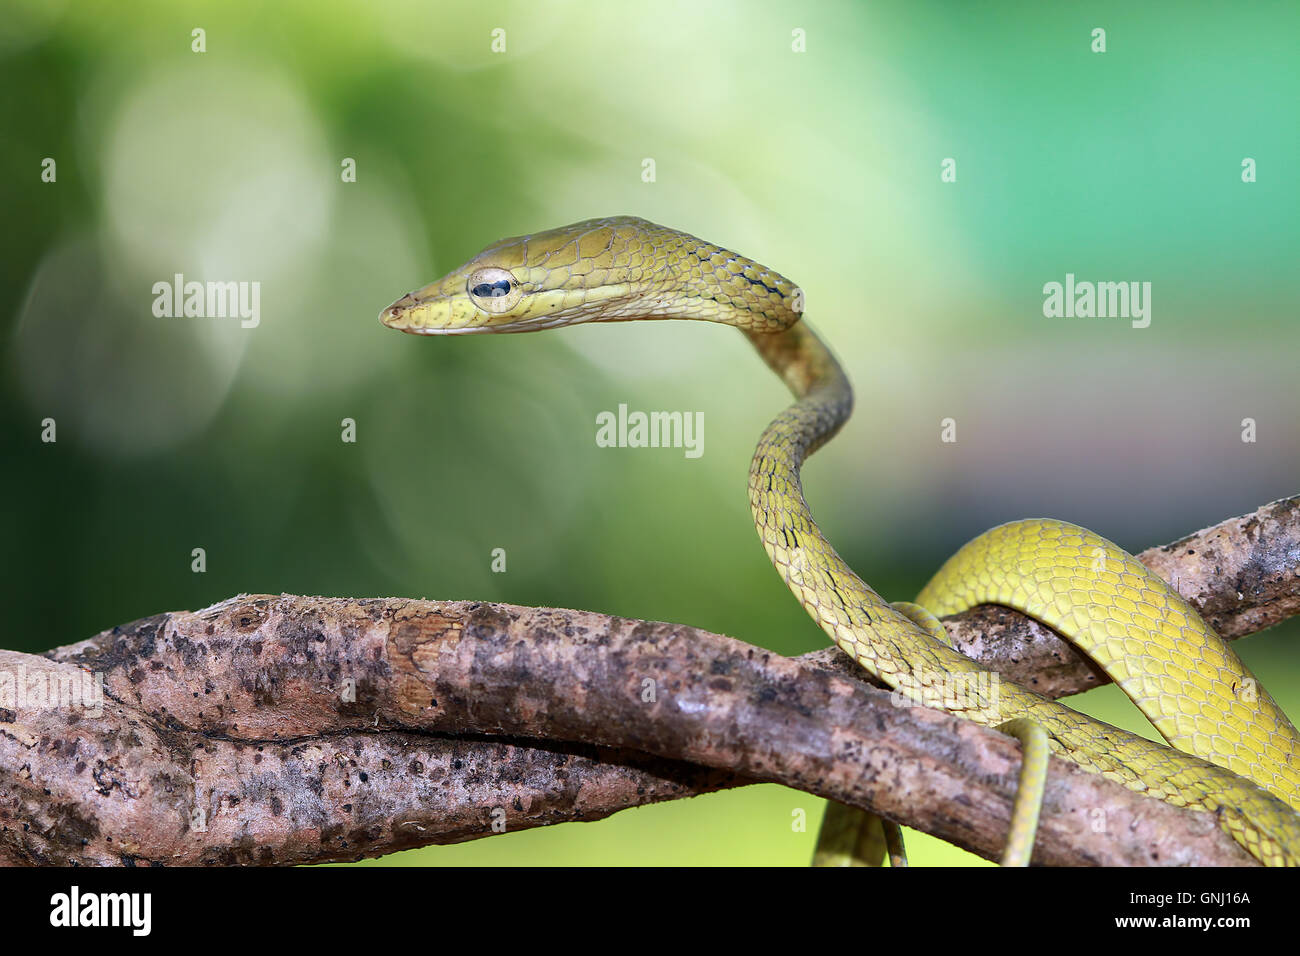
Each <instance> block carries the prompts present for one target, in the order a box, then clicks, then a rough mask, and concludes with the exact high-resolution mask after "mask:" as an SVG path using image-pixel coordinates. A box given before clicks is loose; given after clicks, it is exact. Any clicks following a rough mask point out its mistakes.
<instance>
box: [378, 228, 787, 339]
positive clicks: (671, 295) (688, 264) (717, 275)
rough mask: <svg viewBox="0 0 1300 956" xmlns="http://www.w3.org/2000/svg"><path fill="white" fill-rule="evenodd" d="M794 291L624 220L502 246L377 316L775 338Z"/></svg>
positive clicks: (518, 328)
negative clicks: (634, 324)
mask: <svg viewBox="0 0 1300 956" xmlns="http://www.w3.org/2000/svg"><path fill="white" fill-rule="evenodd" d="M801 309H802V297H801V295H800V294H799V290H798V289H797V288H795V286H794V284H793V283H791V282H790V281H789V280H788V279H785V278H783V277H782V276H779V275H777V274H776V273H773V272H770V271H768V270H767V269H765V268H764V267H763V266H760V265H758V264H757V263H755V262H753V261H752V260H749V259H746V258H744V257H743V256H738V255H736V254H735V253H733V252H730V251H728V250H726V249H723V248H721V247H720V246H715V245H712V244H711V243H707V242H704V241H703V240H701V239H697V238H695V237H694V236H691V235H688V234H686V233H684V232H678V231H677V230H675V229H669V228H667V227H665V226H658V225H655V224H654V223H652V222H647V221H646V220H644V219H637V218H636V217H634V216H615V217H612V218H608V219H589V220H587V221H585V222H579V223H575V224H573V225H571V226H564V227H561V228H559V229H551V230H548V231H547V232H539V233H534V234H532V235H529V236H516V237H513V238H510V239H503V240H501V241H500V242H497V243H494V244H492V245H491V246H489V247H488V248H486V249H484V250H483V251H482V252H480V253H479V254H478V255H476V256H475V257H474V258H473V259H471V260H469V261H468V262H466V263H465V264H464V265H462V266H461V267H460V268H458V269H455V270H453V271H452V272H450V273H448V274H447V275H446V276H444V277H443V278H441V279H439V280H437V281H436V282H433V283H430V284H429V285H427V286H425V287H424V288H422V289H417V290H416V291H414V292H409V293H407V294H406V295H404V296H402V297H401V298H400V299H398V300H397V301H396V302H394V303H393V304H392V305H390V306H389V307H388V308H387V309H385V310H384V311H383V312H382V313H381V314H380V316H379V321H380V322H382V323H383V324H384V325H386V326H388V327H389V328H392V329H398V330H400V331H402V332H410V333H412V334H415V335H457V334H468V333H477V332H532V331H537V330H540V329H549V328H555V327H557V326H562V325H576V324H578V323H580V322H624V321H629V320H632V319H648V318H683V319H705V320H708V321H713V322H725V323H727V324H729V325H735V326H738V327H740V328H744V329H750V330H753V331H780V330H781V329H784V328H787V327H788V326H790V325H792V324H793V323H794V322H796V321H798V318H799V313H800V311H801Z"/></svg>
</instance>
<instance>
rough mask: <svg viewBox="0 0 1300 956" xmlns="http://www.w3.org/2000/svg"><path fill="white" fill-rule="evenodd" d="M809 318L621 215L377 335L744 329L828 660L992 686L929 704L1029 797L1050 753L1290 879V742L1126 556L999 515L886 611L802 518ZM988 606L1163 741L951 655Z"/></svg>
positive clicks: (1290, 730) (773, 537)
mask: <svg viewBox="0 0 1300 956" xmlns="http://www.w3.org/2000/svg"><path fill="white" fill-rule="evenodd" d="M805 311H806V310H805V299H804V291H803V290H802V289H801V288H800V287H798V286H796V285H795V284H794V283H793V282H791V281H790V280H789V279H787V278H785V277H784V276H782V275H780V274H779V273H777V272H774V271H773V270H771V269H769V268H767V267H765V266H763V265H761V264H759V263H758V262H755V261H754V260H752V259H749V258H747V257H745V256H742V255H740V254H739V253H736V252H733V251H732V250H730V249H728V248H725V247H722V246H719V245H715V244H714V243H711V242H707V241H705V240H702V239H699V238H697V237H695V236H693V235H690V234H688V233H686V232H682V231H680V230H677V229H673V228H669V227H667V226H661V225H657V224H655V223H652V222H649V221H647V220H644V219H641V218H637V217H634V216H613V217H607V218H601V219H590V220H586V221H583V222H579V223H575V224H573V225H569V226H563V227H560V228H557V229H549V230H545V231H540V232H535V233H532V234H529V235H524V236H515V237H511V238H508V239H502V240H500V241H498V242H495V243H493V244H492V245H489V246H488V247H487V248H485V249H484V250H483V251H481V252H480V253H478V254H477V255H475V256H474V257H473V258H471V259H470V260H469V261H467V262H466V263H465V264H463V265H462V266H460V267H458V268H456V269H454V270H452V271H451V272H449V273H448V274H447V275H446V276H444V277H443V278H441V279H438V280H437V281H435V282H433V283H430V284H429V285H426V286H424V287H422V288H420V289H417V290H415V291H413V292H409V293H407V294H406V295H404V296H402V297H401V298H399V299H398V300H397V301H396V302H394V303H393V304H392V305H390V306H389V307H388V308H387V309H385V310H384V311H383V312H382V313H381V314H380V321H381V322H382V323H383V324H384V325H386V326H388V327H389V328H392V329H397V330H400V331H402V332H407V333H411V334H414V335H462V334H478V333H515V332H533V331H540V330H545V329H553V328H560V327H565V326H573V325H578V324H581V323H587V322H622V321H631V320H637V319H691V320H701V321H708V322H717V323H723V324H726V325H730V326H732V327H734V328H736V329H738V330H739V331H740V332H741V333H742V334H743V335H744V336H745V337H746V338H747V339H748V340H749V342H750V344H751V345H752V346H753V347H754V349H755V350H756V351H757V352H758V354H759V356H760V357H761V358H762V359H763V361H764V362H765V363H766V364H767V365H768V367H769V368H770V369H771V370H772V371H773V372H775V373H776V375H777V376H778V377H780V379H781V380H782V381H783V382H784V383H785V385H786V387H787V388H788V389H789V391H790V393H791V394H792V396H793V398H794V401H793V403H792V404H790V405H789V406H788V407H786V408H785V409H784V410H783V411H782V412H781V413H780V414H779V415H777V417H776V418H775V419H773V420H772V421H771V423H770V424H769V425H768V426H767V428H766V429H765V430H764V431H763V433H762V435H761V436H760V437H759V440H758V444H757V447H756V449H755V451H754V455H753V459H752V462H751V464H750V468H749V482H748V490H749V503H750V507H751V511H752V514H753V520H754V526H755V528H756V529H757V531H758V535H759V538H760V540H761V542H762V545H763V548H764V549H765V550H766V552H767V555H768V557H769V558H770V559H771V562H772V564H773V566H774V567H775V568H776V570H777V572H778V573H779V575H780V576H781V578H782V580H783V581H784V582H785V584H786V586H787V587H788V588H789V590H790V591H791V592H792V593H793V595H794V597H795V598H796V600H798V602H799V603H800V604H801V605H802V606H803V608H804V610H805V611H806V612H807V613H808V614H809V616H810V617H811V618H812V619H813V620H814V621H815V622H816V623H817V624H818V625H819V626H820V627H821V629H822V630H823V631H824V632H825V633H826V634H827V635H828V636H829V637H830V638H831V640H832V641H833V642H834V643H835V644H836V646H838V647H839V648H840V649H841V650H842V651H844V652H845V653H846V654H847V655H848V656H849V657H851V658H852V659H853V660H854V661H856V662H857V664H858V665H859V666H860V667H861V668H863V669H864V670H865V671H866V672H867V673H869V674H870V675H872V676H873V677H875V678H876V679H877V680H878V681H881V682H883V683H884V684H885V685H887V686H889V687H891V688H894V689H895V691H896V692H897V693H901V694H902V695H903V696H904V697H906V698H907V699H909V700H913V701H916V702H918V703H922V704H924V703H927V700H928V699H932V697H933V694H932V691H933V690H934V688H936V687H942V686H945V685H947V684H960V685H961V686H967V687H969V686H972V685H971V683H970V682H972V681H976V680H978V679H981V678H990V677H991V679H992V681H993V683H992V684H990V685H987V686H992V687H995V688H996V693H993V694H988V693H984V694H975V695H971V694H952V695H944V702H943V706H944V709H946V710H949V711H950V712H952V713H954V714H956V715H957V716H959V717H962V718H965V719H969V720H973V721H975V722H977V723H980V724H982V725H984V726H988V727H994V728H1002V729H1003V730H1004V731H1010V732H1013V733H1015V735H1016V736H1018V737H1020V738H1021V739H1022V740H1025V741H1026V745H1025V748H1024V755H1023V757H1022V762H1023V765H1024V766H1023V767H1022V774H1021V779H1022V781H1023V780H1024V778H1025V776H1026V775H1027V774H1028V775H1030V776H1033V775H1037V776H1038V778H1039V779H1040V781H1041V778H1042V774H1043V770H1044V767H1045V765H1046V763H1047V761H1048V756H1047V755H1048V753H1051V754H1054V755H1056V756H1058V757H1061V758H1064V759H1065V760H1067V761H1069V762H1071V763H1073V764H1075V765H1077V766H1078V767H1080V768H1082V769H1083V770H1085V771H1089V772H1091V773H1095V774H1100V775H1101V776H1103V777H1106V778H1108V779H1110V780H1113V781H1117V782H1118V783H1120V784H1122V785H1123V786H1125V787H1127V788H1128V789H1130V790H1133V791H1136V792H1139V793H1143V794H1147V795H1150V796H1153V797H1156V798H1158V799H1160V800H1163V801H1165V802H1166V803H1169V804H1172V805H1174V806H1177V807H1186V808H1190V809H1194V810H1202V811H1206V812H1208V813H1211V814H1213V815H1214V816H1215V817H1216V818H1217V821H1218V824H1219V826H1220V827H1221V828H1222V829H1223V830H1224V831H1226V832H1227V833H1228V834H1229V835H1230V836H1231V837H1232V838H1233V839H1234V840H1235V841H1236V842H1237V843H1238V844H1239V845H1240V846H1241V847H1243V848H1244V849H1245V850H1246V851H1247V852H1248V853H1249V854H1250V855H1251V856H1253V857H1254V858H1255V859H1256V860H1258V861H1259V862H1261V863H1264V864H1266V865H1291V866H1294V865H1297V864H1300V735H1297V733H1296V729H1295V727H1294V726H1293V725H1292V724H1291V722H1290V721H1289V720H1288V719H1287V717H1286V715H1285V714H1284V713H1283V711H1282V709H1281V708H1280V707H1279V706H1278V705H1277V703H1276V702H1275V701H1274V699H1273V698H1272V697H1271V696H1270V695H1269V694H1268V693H1267V692H1266V691H1265V690H1264V689H1263V687H1262V686H1261V685H1260V684H1259V681H1258V680H1257V679H1256V678H1255V677H1254V676H1253V675H1252V674H1251V673H1250V671H1249V670H1247V668H1246V666H1245V665H1244V664H1243V663H1242V662H1241V660H1240V659H1239V658H1238V657H1237V655H1236V654H1235V653H1234V652H1233V651H1232V650H1231V648H1229V647H1228V646H1227V644H1225V643H1224V641H1223V640H1222V639H1221V638H1220V637H1219V636H1218V635H1217V634H1216V633H1215V632H1214V630H1213V629H1212V628H1211V627H1210V626H1209V625H1208V624H1206V622H1205V621H1204V620H1203V619H1202V618H1201V616H1200V615H1199V614H1198V613H1197V612H1196V610H1195V609H1194V608H1193V607H1192V606H1191V605H1190V604H1189V603H1188V602H1187V601H1185V600H1184V599H1183V598H1182V597H1181V596H1180V595H1179V594H1178V593H1177V592H1176V591H1175V590H1174V589H1173V588H1171V587H1170V586H1169V585H1168V584H1167V583H1166V582H1165V581H1164V580H1163V579H1161V578H1160V577H1159V576H1158V575H1156V574H1155V573H1153V572H1152V571H1150V570H1149V569H1147V568H1146V567H1145V566H1144V565H1143V564H1142V563H1141V562H1139V561H1138V560H1137V559H1136V558H1134V557H1133V556H1132V555H1130V554H1128V553H1127V552H1125V551H1124V550H1123V549H1121V548H1119V547H1118V546H1117V545H1115V544H1113V543H1111V542H1110V541H1108V540H1106V539H1105V538H1102V537H1101V536H1099V535H1097V534H1094V533H1093V532H1091V531H1088V530H1086V529H1084V528H1081V527H1079V526H1077V525H1074V524H1070V523H1068V522H1065V521H1059V520H1054V519H1030V520H1019V521H1012V522H1009V523H1007V524H1003V525H1000V526H998V527H996V528H993V529H991V530H989V531H986V532H984V533H983V534H981V535H979V536H977V537H976V538H975V539H974V540H972V541H970V542H968V543H967V544H965V545H964V546H962V547H961V548H960V549H959V550H957V551H956V553H955V554H953V556H952V557H951V558H949V559H948V561H947V562H946V563H945V564H944V565H943V566H942V567H941V568H940V569H939V571H938V572H937V573H936V574H935V576H934V577H933V579H932V580H931V581H930V582H929V583H928V584H926V585H925V587H924V588H923V589H922V591H921V593H920V594H919V595H918V597H917V600H916V602H915V605H904V604H897V605H896V604H892V603H890V602H889V601H886V600H885V599H884V598H882V597H881V596H880V595H879V594H877V593H876V591H874V590H873V589H872V588H871V587H870V586H869V585H868V584H867V583H866V582H865V581H863V580H862V578H860V577H859V576H858V575H857V574H856V573H855V572H854V571H853V569H852V568H851V567H849V565H848V564H847V563H846V562H845V561H844V560H843V558H841V557H840V555H839V554H838V553H837V552H836V550H835V549H834V547H832V545H831V543H830V541H829V540H828V539H827V538H826V536H825V535H824V534H823V533H822V530H821V528H820V527H819V526H818V524H817V522H816V521H815V520H814V518H813V515H812V511H811V510H810V508H809V506H808V503H807V501H806V500H805V498H804V493H803V485H802V479H801V475H800V471H801V468H802V466H803V463H804V461H805V460H806V458H807V457H808V456H809V455H811V454H812V453H814V452H815V451H817V450H818V449H819V448H821V447H822V446H823V445H825V444H826V443H827V442H828V441H829V440H830V439H831V438H833V437H834V436H835V435H836V433H837V432H838V431H839V430H840V428H841V427H842V426H843V425H844V423H845V422H846V421H847V420H848V418H849V416H850V415H851V414H852V410H853V390H852V387H851V385H850V383H849V379H848V377H847V375H846V374H845V372H844V369H843V368H842V367H841V365H840V363H839V361H838V360H837V359H836V358H835V356H834V355H833V354H832V352H831V350H830V348H829V347H828V346H827V345H826V343H825V342H824V341H823V340H822V338H821V337H819V336H818V335H817V333H816V332H815V331H814V329H813V328H812V326H811V325H810V324H809V322H808V321H807V320H806V319H805V317H804V313H805ZM980 604H997V605H1003V606H1006V607H1010V608H1013V609H1015V610H1017V611H1019V612H1021V613H1022V614H1025V615H1027V616H1029V617H1031V618H1034V619H1035V620H1038V621H1040V622H1041V623H1043V624H1045V625H1047V626H1048V627H1050V628H1052V629H1053V630H1055V631H1056V632H1058V633H1059V634H1061V635H1062V636H1063V637H1065V638H1066V639H1067V640H1069V641H1070V642H1071V643H1073V644H1074V645H1075V646H1076V647H1077V648H1079V649H1080V650H1081V651H1082V652H1083V653H1085V654H1086V655H1087V656H1088V657H1090V658H1091V659H1092V660H1093V661H1094V662H1095V663H1096V664H1097V665H1098V666H1099V667H1100V668H1101V669H1102V670H1103V671H1104V672H1105V673H1106V674H1107V675H1108V676H1109V677H1110V678H1111V680H1113V681H1114V682H1115V683H1116V684H1117V685H1119V687H1120V688H1121V689H1122V690H1123V692H1124V693H1125V694H1126V695H1127V696H1128V697H1129V698H1130V699H1131V700H1132V701H1133V702H1134V703H1135V704H1136V705H1137V707H1138V708H1139V709H1140V710H1141V711H1142V713H1143V714H1145V715H1146V717H1147V718H1148V719H1149V720H1150V721H1151V723H1152V724H1153V725H1154V727H1155V729H1156V730H1157V731H1158V732H1159V734H1160V735H1161V736H1162V737H1163V738H1164V740H1165V741H1166V742H1167V744H1161V743H1158V742H1155V741H1151V740H1148V739H1146V738H1144V737H1141V736H1139V735H1137V734H1134V733H1131V732H1128V731H1125V730H1121V729H1119V728H1116V727H1114V726H1111V725H1109V724H1106V723H1104V722H1102V721H1100V720H1097V719H1095V718H1092V717H1090V716H1087V715H1084V714H1082V713H1080V712H1078V711H1076V710H1073V709H1072V708H1070V707H1068V706H1066V705H1065V704H1063V703H1061V702H1059V701H1056V700H1052V699H1049V698H1047V697H1044V696H1042V695H1040V694H1038V693H1036V692H1034V691H1032V690H1029V689H1027V688H1025V687H1023V686H1020V685H1019V684H1016V683H1014V682H1012V681H1010V680H1007V679H1001V678H1000V675H996V674H994V673H993V672H990V671H988V670H987V669H985V668H984V667H983V666H982V665H980V664H978V663H977V662H975V661H974V660H972V659H971V658H969V657H967V656H966V655H964V654H962V653H961V652H960V651H959V650H957V649H955V648H954V647H953V646H951V644H950V643H949V642H948V641H947V639H946V637H945V632H944V629H943V626H942V625H941V624H939V623H938V621H937V619H936V618H938V617H946V616H949V615H954V614H957V613H960V612H961V611H964V610H967V609H969V608H971V607H974V606H976V605H980ZM962 682H965V683H962ZM1026 728H1029V729H1030V730H1029V732H1026ZM1035 733H1041V734H1044V735H1045V738H1046V739H1045V744H1046V745H1045V746H1042V747H1031V746H1030V745H1029V742H1028V741H1030V740H1031V739H1032V738H1033V736H1034V734H1035ZM1040 788H1041V784H1040ZM831 806H835V804H832V805H831ZM864 819H867V818H865V817H864ZM1019 829H1020V830H1022V831H1023V830H1026V829H1027V830H1028V831H1029V832H1028V835H1027V837H1026V834H1025V833H1024V832H1020V833H1017V832H1016V830H1017V823H1016V819H1015V816H1014V815H1013V818H1012V822H1011V831H1012V834H1011V837H1010V839H1009V841H1008V844H1007V853H1006V855H1005V856H1004V861H1005V860H1006V859H1007V858H1008V857H1014V858H1016V859H1017V860H1019V861H1021V862H1027V861H1028V859H1029V856H1030V854H1031V853H1032V841H1033V827H1032V824H1031V825H1030V826H1028V827H1024V826H1022V827H1020V828H1019ZM1026 839H1027V840H1028V841H1029V843H1030V846H1028V847H1026V846H1025V845H1024V844H1025V841H1026ZM879 842H880V841H879V840H878V839H877V840H876V843H879Z"/></svg>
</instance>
